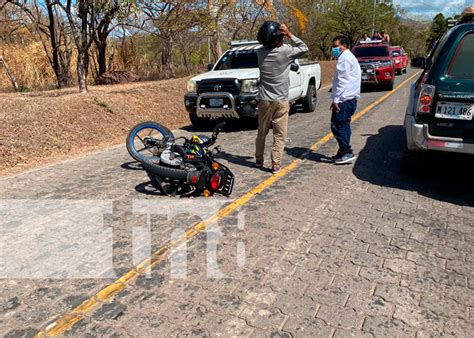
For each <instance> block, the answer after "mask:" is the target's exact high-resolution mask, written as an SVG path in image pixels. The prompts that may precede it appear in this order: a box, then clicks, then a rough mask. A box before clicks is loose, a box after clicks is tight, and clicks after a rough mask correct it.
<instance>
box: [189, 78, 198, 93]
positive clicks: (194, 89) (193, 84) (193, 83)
mask: <svg viewBox="0 0 474 338" xmlns="http://www.w3.org/2000/svg"><path fill="white" fill-rule="evenodd" d="M187 90H188V93H196V92H197V83H196V81H195V80H189V81H188V85H187Z"/></svg>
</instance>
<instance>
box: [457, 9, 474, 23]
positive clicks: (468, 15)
mask: <svg viewBox="0 0 474 338" xmlns="http://www.w3.org/2000/svg"><path fill="white" fill-rule="evenodd" d="M467 22H474V6H471V7H467V8H466V9H465V10H464V11H463V12H462V14H461V17H460V18H459V19H458V22H457V23H458V24H461V23H467Z"/></svg>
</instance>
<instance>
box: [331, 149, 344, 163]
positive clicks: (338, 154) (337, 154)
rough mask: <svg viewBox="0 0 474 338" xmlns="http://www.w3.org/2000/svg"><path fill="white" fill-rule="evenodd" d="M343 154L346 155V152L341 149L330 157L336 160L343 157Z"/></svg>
mask: <svg viewBox="0 0 474 338" xmlns="http://www.w3.org/2000/svg"><path fill="white" fill-rule="evenodd" d="M342 156H344V154H343V153H342V152H341V151H340V150H339V151H338V152H337V153H336V155H334V156H331V157H330V159H331V160H333V161H336V160H338V159H340V158H342Z"/></svg>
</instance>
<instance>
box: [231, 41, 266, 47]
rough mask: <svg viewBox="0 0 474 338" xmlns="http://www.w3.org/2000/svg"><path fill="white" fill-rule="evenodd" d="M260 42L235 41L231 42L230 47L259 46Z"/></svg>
mask: <svg viewBox="0 0 474 338" xmlns="http://www.w3.org/2000/svg"><path fill="white" fill-rule="evenodd" d="M259 44H260V42H258V41H256V40H233V41H229V47H231V48H233V47H240V46H251V45H259Z"/></svg>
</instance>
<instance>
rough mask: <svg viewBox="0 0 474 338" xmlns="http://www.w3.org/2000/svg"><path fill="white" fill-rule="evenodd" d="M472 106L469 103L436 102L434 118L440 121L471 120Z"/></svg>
mask: <svg viewBox="0 0 474 338" xmlns="http://www.w3.org/2000/svg"><path fill="white" fill-rule="evenodd" d="M473 114H474V105H472V104H469V103H454V102H438V105H437V106H436V113H435V117H437V118H440V119H453V120H467V121H471V120H472V115H473Z"/></svg>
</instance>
